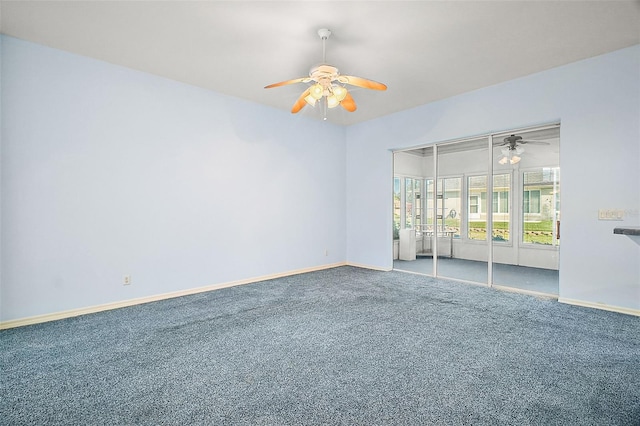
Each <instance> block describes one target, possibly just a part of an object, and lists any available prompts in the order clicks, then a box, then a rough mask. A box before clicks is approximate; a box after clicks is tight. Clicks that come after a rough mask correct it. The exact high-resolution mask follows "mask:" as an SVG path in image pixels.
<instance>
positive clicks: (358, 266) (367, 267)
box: [346, 262, 393, 272]
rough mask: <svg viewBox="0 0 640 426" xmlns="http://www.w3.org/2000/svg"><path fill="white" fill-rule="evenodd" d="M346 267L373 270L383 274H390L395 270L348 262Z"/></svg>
mask: <svg viewBox="0 0 640 426" xmlns="http://www.w3.org/2000/svg"><path fill="white" fill-rule="evenodd" d="M346 265H347V266H353V267H355V268H362V269H371V270H373V271H382V272H389V271H392V270H393V268H381V267H379V266H371V265H363V264H361V263H354V262H347V263H346Z"/></svg>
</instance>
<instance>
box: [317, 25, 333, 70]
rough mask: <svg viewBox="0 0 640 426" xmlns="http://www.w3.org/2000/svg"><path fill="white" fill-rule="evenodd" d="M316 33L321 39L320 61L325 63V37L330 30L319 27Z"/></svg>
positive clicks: (327, 36) (328, 34)
mask: <svg viewBox="0 0 640 426" xmlns="http://www.w3.org/2000/svg"><path fill="white" fill-rule="evenodd" d="M318 35H319V36H320V39H321V40H322V63H323V64H326V63H327V39H328V38H329V36H330V35H331V31H329V30H328V29H326V28H321V29H319V30H318Z"/></svg>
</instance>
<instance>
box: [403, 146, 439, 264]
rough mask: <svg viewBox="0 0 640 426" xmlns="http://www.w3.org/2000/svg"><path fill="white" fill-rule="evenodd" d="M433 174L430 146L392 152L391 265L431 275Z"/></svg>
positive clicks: (431, 148)
mask: <svg viewBox="0 0 640 426" xmlns="http://www.w3.org/2000/svg"><path fill="white" fill-rule="evenodd" d="M433 174H434V173H433V147H426V148H420V149H415V150H411V151H403V152H396V153H394V178H393V185H394V195H393V197H394V198H393V259H394V260H393V267H394V269H398V270H404V271H409V272H417V273H420V274H425V275H433V267H434V263H433V255H432V250H433V238H434V237H433V223H434V220H433V205H434V202H433V196H434V195H433V178H432V176H433Z"/></svg>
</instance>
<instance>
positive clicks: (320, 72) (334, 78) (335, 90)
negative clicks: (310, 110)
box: [265, 28, 387, 120]
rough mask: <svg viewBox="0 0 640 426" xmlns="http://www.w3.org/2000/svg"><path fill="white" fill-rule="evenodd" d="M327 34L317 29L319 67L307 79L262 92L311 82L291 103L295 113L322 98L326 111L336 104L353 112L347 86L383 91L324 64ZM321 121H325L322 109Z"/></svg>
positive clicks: (292, 81) (352, 102) (373, 82)
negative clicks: (319, 47) (319, 40)
mask: <svg viewBox="0 0 640 426" xmlns="http://www.w3.org/2000/svg"><path fill="white" fill-rule="evenodd" d="M330 35H331V31H329V30H328V29H326V28H322V29H320V30H318V36H320V39H321V40H322V64H321V65H318V66H315V67H313V68H311V71H309V77H302V78H296V79H293V80H286V81H281V82H279V83H274V84H270V85H268V86H265V89H270V88H273V87H280V86H285V85H288V84H293V83H312V84H311V86H309V87H308V88H307V89H306V90H305V91H304V92H302V95H300V97H299V98H298V100H297V101H296V102H295V103H294V104H293V107H292V108H291V113H292V114H295V113H297V112H299V111H300V110H301V109H302V108H304V106H305V105H311V106H315V105H316V103H318V102H320V101H322V98H324V99H325V101H324V102H323V104H324V105H325V106H326V107H327V108H335V107H337V106H338V105H340V106H341V107H342V108H344V109H345V110H347V111H349V112H353V111H355V110H356V109H357V106H356V103H355V101H354V100H353V97H352V96H351V94H350V93H349V90H348V89H347V88H346V87H345V85H347V84H349V85H352V86H356V87H361V88H364V89H371V90H387V86H386V85H384V84H382V83H378V82H377V81H372V80H367V79H364V78H361V77H355V76H348V75H340V72H339V71H338V68H336V67H334V66H333V65H329V64H327V63H326V46H325V43H326V40H327V39H328V38H329V36H330ZM324 119H325V120H326V119H327V117H326V109H325V117H324Z"/></svg>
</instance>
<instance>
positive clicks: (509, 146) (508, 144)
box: [498, 135, 549, 165]
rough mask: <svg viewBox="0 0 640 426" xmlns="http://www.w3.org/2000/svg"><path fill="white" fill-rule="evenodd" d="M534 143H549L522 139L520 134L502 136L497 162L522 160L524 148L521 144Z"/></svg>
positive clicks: (506, 162)
mask: <svg viewBox="0 0 640 426" xmlns="http://www.w3.org/2000/svg"><path fill="white" fill-rule="evenodd" d="M526 143H530V144H534V145H549V143H548V142H543V141H533V140H531V141H529V140H524V139H522V136H516V135H511V136H507V137H506V138H504V141H503V143H502V144H501V145H500V146H503V147H504V148H502V149H501V152H502V157H501V158H500V160H498V164H502V165H504V164H517V163H519V162H520V160H522V157H521V154H522V153H524V148H523V147H522V146H520V145H521V144H526Z"/></svg>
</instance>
